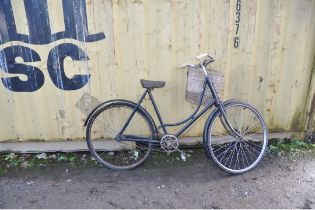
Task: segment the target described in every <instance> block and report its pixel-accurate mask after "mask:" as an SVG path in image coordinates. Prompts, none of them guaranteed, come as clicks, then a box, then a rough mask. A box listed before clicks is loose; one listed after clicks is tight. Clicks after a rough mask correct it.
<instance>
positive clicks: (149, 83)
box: [140, 79, 165, 89]
mask: <svg viewBox="0 0 315 210" xmlns="http://www.w3.org/2000/svg"><path fill="white" fill-rule="evenodd" d="M140 83H141V85H142V87H143V88H149V89H153V88H162V87H164V86H165V82H164V81H153V80H145V79H142V80H140Z"/></svg>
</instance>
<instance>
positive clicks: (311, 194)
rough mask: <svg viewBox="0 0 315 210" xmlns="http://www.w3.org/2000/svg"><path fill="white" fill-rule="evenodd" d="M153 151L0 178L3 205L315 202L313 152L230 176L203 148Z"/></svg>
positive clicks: (313, 205)
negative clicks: (124, 162)
mask: <svg viewBox="0 0 315 210" xmlns="http://www.w3.org/2000/svg"><path fill="white" fill-rule="evenodd" d="M189 154H190V157H188V160H187V161H186V162H182V161H181V160H179V159H178V158H174V156H170V157H168V156H167V155H166V154H163V155H161V154H160V155H154V156H153V157H151V159H150V160H149V161H147V162H146V163H145V164H144V165H142V166H140V167H139V168H137V169H135V170H132V171H123V172H116V171H110V170H107V169H104V168H100V167H96V166H93V165H84V166H75V167H70V166H69V165H68V164H63V163H60V164H58V165H56V166H49V167H42V168H39V169H21V170H20V171H18V172H8V173H6V174H4V175H2V176H1V177H0V207H1V208H315V155H314V154H309V155H304V156H303V157H301V156H296V155H293V156H288V155H281V156H278V155H275V154H273V155H271V154H268V155H267V156H265V158H264V160H263V161H262V162H261V164H259V165H258V167H257V168H255V169H254V170H253V171H251V172H248V173H246V174H243V175H237V176H235V175H234V176H233V175H229V174H227V173H225V172H223V171H221V170H220V169H219V168H217V167H216V166H215V165H214V163H213V162H212V161H211V160H209V159H208V158H207V157H206V155H205V153H204V151H203V150H193V151H190V153H189Z"/></svg>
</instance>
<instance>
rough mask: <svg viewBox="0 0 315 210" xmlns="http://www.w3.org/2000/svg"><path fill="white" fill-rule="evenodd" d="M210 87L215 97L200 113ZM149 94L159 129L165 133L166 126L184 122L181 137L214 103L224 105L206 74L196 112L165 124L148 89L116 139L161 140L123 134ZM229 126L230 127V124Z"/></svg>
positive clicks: (166, 132) (177, 135)
mask: <svg viewBox="0 0 315 210" xmlns="http://www.w3.org/2000/svg"><path fill="white" fill-rule="evenodd" d="M207 87H209V89H210V91H211V94H212V96H213V99H212V100H211V101H209V103H208V104H207V105H206V106H205V108H204V109H203V110H201V111H200V112H199V113H198V111H199V109H200V107H201V104H202V101H203V98H204V95H205V91H206V88H207ZM147 94H148V95H149V98H150V100H151V103H152V105H153V108H154V111H155V113H156V115H157V117H158V120H159V123H160V126H158V130H159V129H161V128H162V130H163V132H164V134H168V131H167V129H166V127H169V126H178V125H182V124H185V123H187V124H185V125H184V126H183V127H182V128H181V129H180V130H179V131H178V132H177V133H176V134H175V136H176V137H179V136H180V135H181V134H182V133H183V132H185V131H186V129H187V128H189V127H190V126H191V125H192V124H193V123H194V122H196V121H197V120H198V119H199V118H200V117H201V116H202V115H203V114H204V113H206V112H207V111H208V110H209V109H211V107H212V106H213V105H215V106H217V107H219V108H220V109H223V107H222V104H221V102H220V99H219V97H218V94H217V92H216V91H215V89H214V86H213V84H212V82H211V81H210V79H209V76H205V80H204V84H203V89H202V93H201V95H200V96H201V97H200V98H199V102H198V106H197V107H196V109H195V110H194V112H193V113H192V114H191V115H190V116H188V117H187V118H186V119H184V120H182V121H180V122H177V123H172V124H165V123H164V122H163V119H162V116H161V114H160V111H159V109H158V107H157V104H156V103H155V100H154V97H153V95H152V92H151V89H149V88H148V89H146V90H145V92H144V93H143V95H142V96H141V98H140V100H139V101H138V103H137V105H136V107H135V109H134V110H133V111H132V113H131V114H130V115H129V117H128V119H127V121H126V122H125V124H124V125H123V127H122V129H121V130H120V132H119V133H118V135H117V136H116V138H115V139H116V140H118V141H139V142H140V141H141V142H159V141H158V140H156V139H155V140H149V139H144V138H141V137H137V136H131V135H122V134H123V132H124V131H125V129H126V128H127V126H128V125H129V123H130V121H131V119H132V117H133V116H134V114H135V113H136V111H137V110H138V108H139V106H140V105H141V103H142V101H143V100H144V98H145V96H146V95H147ZM197 113H198V114H197ZM228 127H230V126H229V125H228Z"/></svg>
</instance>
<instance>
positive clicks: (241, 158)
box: [205, 102, 268, 174]
mask: <svg viewBox="0 0 315 210" xmlns="http://www.w3.org/2000/svg"><path fill="white" fill-rule="evenodd" d="M224 110H225V113H226V117H227V120H228V122H229V123H230V125H231V127H233V129H234V130H235V132H236V133H238V135H235V133H233V132H232V131H230V130H229V128H228V126H227V124H226V122H225V121H224V119H223V115H222V112H221V111H218V112H217V113H216V114H214V116H213V118H212V119H211V121H210V124H209V125H208V126H209V127H207V128H206V129H207V131H208V133H207V136H206V139H205V143H206V145H205V146H206V150H207V153H208V155H210V156H211V158H212V160H213V161H214V162H215V163H216V164H217V165H218V166H219V167H220V168H221V169H223V170H225V171H226V172H229V173H232V174H240V173H245V172H247V171H249V170H251V169H253V168H254V167H255V166H256V165H257V164H258V163H259V162H260V160H261V159H262V158H263V155H264V153H265V151H266V148H267V144H268V129H267V126H266V124H265V122H264V120H263V118H262V117H261V115H260V114H259V113H258V111H257V110H256V109H255V108H253V107H252V106H251V105H249V104H246V103H241V102H234V103H231V104H228V105H226V106H224Z"/></svg>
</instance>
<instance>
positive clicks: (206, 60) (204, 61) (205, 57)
mask: <svg viewBox="0 0 315 210" xmlns="http://www.w3.org/2000/svg"><path fill="white" fill-rule="evenodd" d="M196 59H198V60H201V61H200V63H198V64H195V65H194V64H190V63H184V64H182V65H180V66H178V68H184V67H191V68H200V67H202V66H203V67H206V66H207V65H209V64H210V63H212V62H213V61H215V59H214V56H212V55H210V54H209V53H203V54H200V55H198V56H196Z"/></svg>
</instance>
